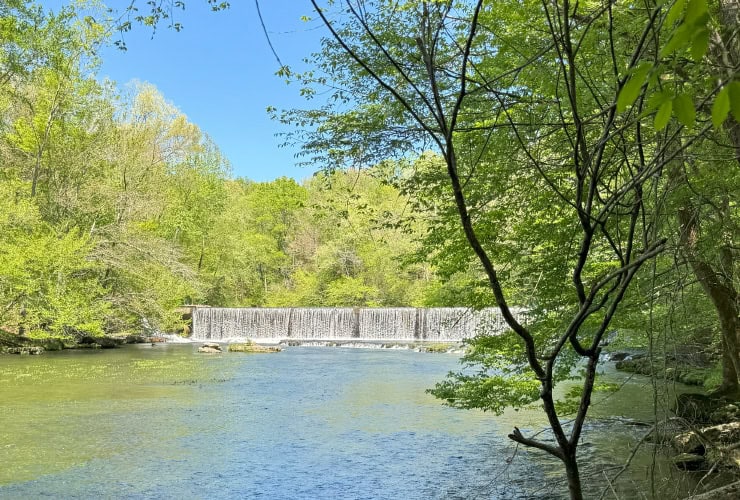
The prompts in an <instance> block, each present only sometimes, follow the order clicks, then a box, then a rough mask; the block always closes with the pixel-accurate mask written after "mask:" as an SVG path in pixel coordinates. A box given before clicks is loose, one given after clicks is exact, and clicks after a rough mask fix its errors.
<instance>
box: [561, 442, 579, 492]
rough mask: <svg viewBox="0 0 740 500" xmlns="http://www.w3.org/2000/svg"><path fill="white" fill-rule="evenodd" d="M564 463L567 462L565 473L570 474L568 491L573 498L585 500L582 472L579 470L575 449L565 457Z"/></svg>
mask: <svg viewBox="0 0 740 500" xmlns="http://www.w3.org/2000/svg"><path fill="white" fill-rule="evenodd" d="M563 464H565V473H566V475H567V476H568V492H569V493H570V498H571V500H583V489H582V485H581V474H580V472H579V471H578V461H577V460H576V454H575V449H574V450H573V452H572V453H571V454H570V455H569V456H566V457H565V458H564V459H563Z"/></svg>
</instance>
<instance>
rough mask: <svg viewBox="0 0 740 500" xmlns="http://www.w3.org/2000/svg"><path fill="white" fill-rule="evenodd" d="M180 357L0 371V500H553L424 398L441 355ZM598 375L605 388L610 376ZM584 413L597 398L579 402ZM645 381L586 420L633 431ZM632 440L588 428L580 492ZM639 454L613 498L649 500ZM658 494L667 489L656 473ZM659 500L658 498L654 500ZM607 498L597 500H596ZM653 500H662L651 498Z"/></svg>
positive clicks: (323, 352) (495, 433)
mask: <svg viewBox="0 0 740 500" xmlns="http://www.w3.org/2000/svg"><path fill="white" fill-rule="evenodd" d="M195 350H196V346H195V345H193V344H182V345H175V344H168V345H157V346H156V347H150V346H148V345H144V346H126V347H124V348H121V349H115V350H102V351H93V350H77V351H63V352H58V353H47V354H44V355H43V356H31V357H28V356H24V357H19V356H4V357H0V400H1V401H2V406H1V407H0V463H2V467H0V498H19V499H20V498H39V497H51V498H101V497H103V498H111V497H113V498H120V497H126V498H208V499H221V498H265V499H320V498H352V499H376V498H389V499H397V498H403V499H406V500H409V499H427V498H440V499H442V498H445V499H446V498H452V499H454V498H458V499H475V498H481V499H483V498H485V499H516V498H559V497H560V496H561V495H562V493H563V490H564V485H563V483H562V480H561V474H560V473H561V470H560V466H559V464H558V463H557V462H555V461H553V460H552V459H549V458H547V457H543V456H542V454H541V453H539V452H536V451H527V450H522V449H519V450H517V449H516V447H515V446H514V444H513V443H512V442H511V441H510V440H509V439H508V438H506V435H507V434H508V433H509V432H510V431H511V430H512V428H513V426H514V425H518V426H519V427H520V428H522V430H523V431H525V433H526V432H533V431H536V430H539V429H541V428H542V427H543V426H544V421H543V419H542V416H541V415H540V413H539V412H537V411H536V410H522V411H518V412H515V411H509V412H507V413H505V414H504V415H501V416H495V415H491V414H487V413H483V412H479V411H461V410H455V409H451V408H447V407H445V406H443V405H441V404H440V402H439V401H437V400H435V399H434V398H433V397H431V396H430V395H428V394H426V393H425V392H424V391H425V389H427V388H429V387H432V386H433V385H434V383H435V382H436V381H439V380H441V379H442V378H443V377H444V375H445V374H446V373H447V372H448V371H450V370H456V369H457V368H458V363H457V361H458V358H457V356H456V355H452V354H430V353H418V352H414V351H411V350H392V349H348V348H321V347H290V348H287V349H285V350H284V351H283V352H282V353H279V354H269V355H249V354H239V353H224V354H221V355H203V354H197V353H196V352H195ZM607 377H608V378H609V379H610V380H612V381H617V382H619V381H620V380H622V378H623V376H622V375H621V374H617V373H610V374H608V375H607ZM595 399H596V400H598V399H599V398H598V397H597V398H595ZM651 408H652V397H651V391H650V389H649V386H648V385H647V383H646V382H645V381H638V380H635V379H633V380H631V381H628V382H627V383H626V384H625V385H624V387H623V388H622V390H621V391H619V392H618V393H616V394H615V395H613V396H611V397H609V398H608V399H607V400H606V401H605V402H603V403H601V404H598V405H597V406H595V407H594V410H593V412H592V414H593V415H594V416H596V417H599V416H601V417H606V416H610V417H611V416H614V415H624V416H626V417H632V418H639V419H647V418H650V415H651V414H652V410H651ZM642 432H644V428H641V427H635V426H630V425H624V424H623V423H619V422H614V421H612V420H600V419H599V420H595V421H594V422H593V423H592V424H590V425H589V426H588V427H587V429H586V432H585V436H584V440H583V443H582V445H581V448H580V449H581V451H580V455H579V456H580V457H581V463H582V469H583V474H584V476H585V477H586V479H587V481H588V483H589V485H590V486H589V488H590V490H589V491H590V494H589V495H588V496H589V498H591V497H597V496H598V494H600V493H601V490H602V488H603V486H604V485H605V484H606V483H605V481H604V476H603V475H602V473H601V472H600V471H601V470H602V469H603V468H604V467H612V469H610V473H613V472H614V471H615V469H614V467H618V466H619V465H621V464H622V463H623V462H624V460H626V458H627V457H628V455H629V452H630V446H631V444H634V442H635V441H636V440H637V439H638V438H639V437H640V435H641V433H642ZM650 461H651V453H650V449H649V448H646V452H645V453H643V454H638V456H637V457H636V458H635V460H634V466H633V467H632V468H630V469H629V470H628V472H626V473H625V474H623V475H622V476H621V478H620V481H619V482H618V483H617V485H616V488H617V489H618V490H619V492H620V494H621V495H626V496H623V498H632V497H639V496H642V495H643V494H644V495H645V497H649V491H650V488H649V487H648V483H647V479H648V477H649V475H648V470H649V463H650ZM661 463H662V462H659V464H658V465H659V467H658V470H657V475H656V478H657V479H656V484H657V486H658V487H659V488H669V489H672V488H679V489H680V488H681V487H680V486H677V485H679V484H680V483H681V482H680V481H677V478H679V477H685V476H682V475H679V474H678V473H674V472H672V469H671V468H670V467H665V466H661ZM662 491H663V493H661V497H663V495H665V490H662ZM612 498H613V497H612ZM666 498H669V497H666Z"/></svg>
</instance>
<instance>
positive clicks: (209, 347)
mask: <svg viewBox="0 0 740 500" xmlns="http://www.w3.org/2000/svg"><path fill="white" fill-rule="evenodd" d="M198 352H203V353H206V354H218V353H220V352H221V346H220V345H219V344H217V343H216V342H206V343H205V344H203V345H202V346H200V347H199V348H198Z"/></svg>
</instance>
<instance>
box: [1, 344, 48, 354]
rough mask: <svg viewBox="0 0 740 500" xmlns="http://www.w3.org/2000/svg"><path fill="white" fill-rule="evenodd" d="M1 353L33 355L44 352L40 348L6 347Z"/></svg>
mask: <svg viewBox="0 0 740 500" xmlns="http://www.w3.org/2000/svg"><path fill="white" fill-rule="evenodd" d="M3 352H5V353H7V354H21V355H34V354H41V353H42V352H44V348H43V347H41V346H30V345H29V346H22V347H6V348H5V349H4V350H3Z"/></svg>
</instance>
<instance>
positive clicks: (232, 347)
mask: <svg viewBox="0 0 740 500" xmlns="http://www.w3.org/2000/svg"><path fill="white" fill-rule="evenodd" d="M281 350H282V349H280V348H279V347H277V346H262V345H258V344H255V343H253V342H244V343H240V344H229V352H280V351H281Z"/></svg>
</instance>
